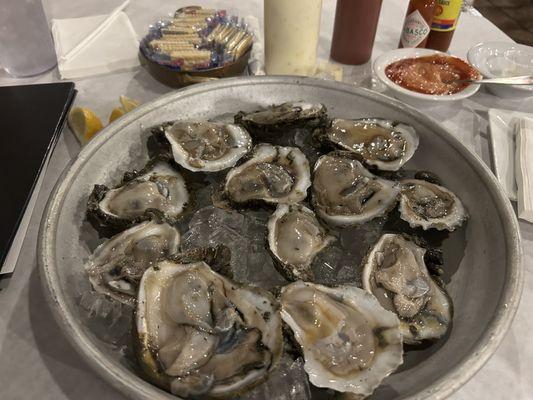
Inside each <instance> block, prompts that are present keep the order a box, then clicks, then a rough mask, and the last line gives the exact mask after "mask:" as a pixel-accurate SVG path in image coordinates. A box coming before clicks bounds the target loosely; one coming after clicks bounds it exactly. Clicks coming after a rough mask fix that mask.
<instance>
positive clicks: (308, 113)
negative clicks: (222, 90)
mask: <svg viewBox="0 0 533 400" xmlns="http://www.w3.org/2000/svg"><path fill="white" fill-rule="evenodd" d="M326 113H327V109H326V106H325V105H323V104H311V103H305V102H293V103H290V102H289V103H283V104H278V105H273V106H270V107H267V108H266V109H262V110H257V111H253V112H250V113H246V112H243V111H240V112H239V113H237V115H235V117H234V121H235V123H236V124H239V125H242V126H244V127H245V128H246V129H248V130H249V131H250V132H252V133H259V134H261V133H272V132H277V131H279V130H281V129H291V128H300V127H305V128H309V129H313V128H316V127H318V126H322V125H325V124H326V122H327V114H326Z"/></svg>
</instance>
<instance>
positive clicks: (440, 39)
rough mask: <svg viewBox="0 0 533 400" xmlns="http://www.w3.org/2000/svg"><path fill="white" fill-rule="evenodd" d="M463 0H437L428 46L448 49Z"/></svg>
mask: <svg viewBox="0 0 533 400" xmlns="http://www.w3.org/2000/svg"><path fill="white" fill-rule="evenodd" d="M462 4H463V1H462V0H437V5H436V6H435V14H434V15H433V22H432V24H431V32H430V34H429V37H428V41H427V45H426V47H427V48H428V49H435V50H440V51H448V48H449V47H450V43H451V41H452V37H453V34H454V33H455V27H456V26H457V21H458V20H459V14H461V6H462Z"/></svg>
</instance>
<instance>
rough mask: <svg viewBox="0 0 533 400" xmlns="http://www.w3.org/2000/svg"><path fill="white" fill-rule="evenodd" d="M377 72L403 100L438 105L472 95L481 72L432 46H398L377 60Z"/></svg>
mask: <svg viewBox="0 0 533 400" xmlns="http://www.w3.org/2000/svg"><path fill="white" fill-rule="evenodd" d="M373 68H374V74H375V75H376V76H377V78H378V79H379V80H380V81H381V82H382V83H383V84H384V85H385V86H386V87H387V88H388V89H389V90H390V91H391V93H392V95H393V96H394V97H396V98H398V99H400V100H403V101H406V102H408V103H412V104H413V103H414V104H416V105H419V104H423V105H434V104H437V103H442V102H450V101H457V100H461V99H465V98H467V97H469V96H472V95H473V94H474V93H476V92H477V90H478V89H479V85H475V84H470V83H465V82H458V81H461V80H465V79H480V78H481V74H480V73H479V72H478V71H477V70H476V69H475V68H474V67H472V66H471V65H470V64H468V63H467V62H466V61H463V60H462V59H460V58H458V57H454V56H450V55H448V54H446V53H442V52H440V51H436V50H430V49H407V48H406V49H397V50H392V51H389V52H387V53H384V54H382V55H381V56H379V57H378V58H377V59H376V60H375V61H374V65H373Z"/></svg>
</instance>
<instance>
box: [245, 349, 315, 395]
mask: <svg viewBox="0 0 533 400" xmlns="http://www.w3.org/2000/svg"><path fill="white" fill-rule="evenodd" d="M310 398H311V390H310V388H309V380H308V378H307V374H306V372H305V370H304V367H303V361H302V359H301V358H298V359H297V360H296V361H293V360H292V359H291V358H290V357H288V356H284V357H283V358H282V359H281V360H280V364H279V365H278V367H277V368H276V369H275V370H274V371H272V372H271V373H270V375H269V377H268V379H267V380H266V381H265V382H264V383H262V384H261V385H259V386H257V387H255V388H254V389H252V390H251V391H249V392H248V393H246V394H245V395H243V396H241V400H264V399H276V400H308V399H310Z"/></svg>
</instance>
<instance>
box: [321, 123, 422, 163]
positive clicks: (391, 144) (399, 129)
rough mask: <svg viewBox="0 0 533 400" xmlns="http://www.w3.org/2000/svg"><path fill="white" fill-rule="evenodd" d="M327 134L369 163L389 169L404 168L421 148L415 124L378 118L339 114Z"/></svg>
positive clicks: (332, 141)
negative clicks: (350, 117) (360, 117)
mask: <svg viewBox="0 0 533 400" xmlns="http://www.w3.org/2000/svg"><path fill="white" fill-rule="evenodd" d="M324 136H325V138H326V140H327V141H329V142H331V143H333V144H335V145H337V146H338V147H340V148H342V149H344V150H348V151H351V152H353V153H354V154H356V155H357V156H358V157H359V158H360V159H361V160H362V161H364V162H365V163H366V164H368V165H374V166H376V167H377V168H379V169H381V170H385V171H397V170H398V169H400V167H401V166H402V165H404V164H405V163H406V162H407V161H409V159H410V158H411V157H412V156H413V154H414V153H415V150H416V149H417V148H418V135H417V134H416V132H415V130H414V128H413V127H412V126H410V125H407V124H402V123H399V122H393V121H389V120H385V119H378V118H363V119H356V120H347V119H339V118H336V119H334V120H333V121H332V122H331V126H329V127H328V128H326V129H325V132H324Z"/></svg>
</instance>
